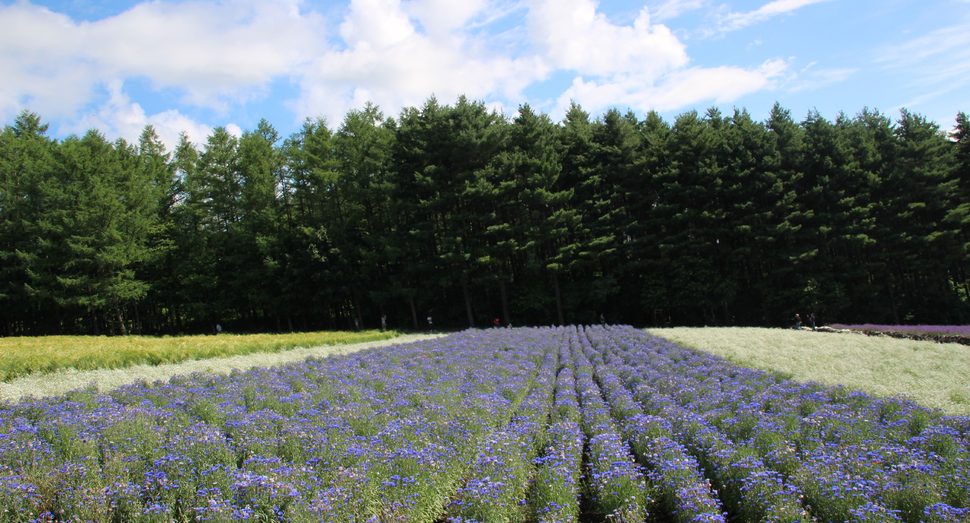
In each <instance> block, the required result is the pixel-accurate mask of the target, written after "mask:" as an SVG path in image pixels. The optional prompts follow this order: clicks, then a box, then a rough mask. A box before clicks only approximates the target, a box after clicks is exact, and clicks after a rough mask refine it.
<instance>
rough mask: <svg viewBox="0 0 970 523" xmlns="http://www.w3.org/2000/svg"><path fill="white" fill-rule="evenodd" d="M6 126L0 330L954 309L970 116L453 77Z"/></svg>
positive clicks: (963, 291)
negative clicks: (794, 109) (351, 96)
mask: <svg viewBox="0 0 970 523" xmlns="http://www.w3.org/2000/svg"><path fill="white" fill-rule="evenodd" d="M47 131H48V125H47V124H45V123H43V122H42V120H41V118H40V117H39V116H38V115H37V114H35V113H32V112H29V111H24V112H23V113H21V114H20V115H19V116H18V117H17V118H16V121H15V122H14V123H13V124H12V125H7V126H5V127H4V129H3V132H2V133H0V320H2V322H3V325H2V326H0V327H2V330H3V334H6V335H39V334H62V333H63V334H68V333H92V334H130V333H143V334H174V333H198V332H213V331H214V329H215V326H216V325H217V324H218V325H221V326H223V328H225V329H226V330H229V331H291V330H311V329H346V328H353V327H354V326H360V327H361V328H373V327H376V326H378V325H379V324H380V318H381V317H383V316H386V318H387V325H388V327H390V328H398V329H424V328H427V327H428V325H427V321H428V319H429V318H433V321H434V325H435V326H436V327H438V328H463V327H468V326H476V327H486V326H491V325H492V324H493V322H494V321H495V320H496V319H497V320H498V321H499V322H500V323H501V324H502V325H508V324H512V323H514V324H516V325H520V324H570V323H593V322H598V321H600V319H601V318H602V319H605V320H606V321H608V322H611V323H629V324H633V325H767V326H780V325H786V324H789V323H790V322H791V318H792V317H793V316H794V314H795V313H796V312H802V313H809V312H814V313H815V314H816V315H817V316H818V317H819V318H820V320H821V321H823V322H835V321H841V322H851V323H856V322H871V323H931V324H932V323H937V324H940V323H966V322H967V321H968V320H970V305H968V304H970V281H968V269H970V263H968V262H970V259H968V246H970V243H968V242H970V237H968V232H970V230H968V224H970V120H968V119H967V116H966V114H965V113H962V112H961V113H959V114H958V116H957V127H956V128H955V130H954V131H953V132H951V133H947V132H946V131H944V130H941V129H940V127H939V125H937V124H936V123H934V122H931V121H928V120H927V119H926V118H924V117H922V116H920V115H918V114H914V113H911V112H909V111H906V110H903V111H901V112H900V114H899V116H898V118H896V119H892V118H890V117H887V116H886V115H884V114H881V113H879V112H878V111H872V110H868V109H864V110H863V111H861V112H860V113H858V114H857V115H855V116H853V117H849V116H846V115H845V114H840V115H838V117H837V118H836V119H835V120H834V121H829V120H826V119H825V118H823V117H822V116H821V115H819V114H818V113H817V112H814V111H813V112H810V113H809V114H808V115H807V116H806V117H805V119H804V120H802V121H800V122H797V121H795V120H794V119H793V117H792V116H791V113H790V112H789V111H788V110H786V109H784V108H782V107H781V106H779V105H778V104H776V105H775V106H774V107H773V108H772V110H771V112H770V115H769V118H768V119H767V120H766V121H763V122H760V121H755V120H754V119H752V117H751V116H750V115H749V114H748V113H747V111H745V110H742V109H737V110H735V111H734V113H733V114H732V115H730V116H725V115H724V114H722V113H721V112H719V111H718V110H716V109H710V110H708V111H707V112H706V113H704V114H700V113H698V112H695V111H690V112H686V113H683V114H681V115H679V116H678V117H676V119H675V121H673V122H667V121H665V120H664V119H662V118H661V117H660V116H659V115H658V114H657V113H654V112H651V113H648V114H646V115H645V117H644V118H642V119H641V118H639V117H638V116H637V115H636V114H634V113H633V112H627V113H622V112H620V111H617V110H609V111H607V112H606V113H605V114H603V115H601V116H599V117H596V118H592V117H591V116H590V115H589V114H588V113H587V112H585V111H583V109H582V108H581V107H580V106H579V105H577V104H573V105H572V106H571V107H570V108H569V110H568V112H567V114H566V116H565V119H564V120H563V121H561V122H554V121H552V120H551V119H550V117H549V116H548V115H546V114H542V113H539V112H536V111H534V110H533V109H532V108H531V107H529V106H528V105H523V106H521V107H520V108H519V110H518V112H517V114H516V115H514V117H511V118H509V117H506V116H504V115H502V114H500V113H498V112H495V111H490V110H488V109H487V108H486V106H485V104H484V103H483V102H477V101H472V100H468V99H467V98H465V97H460V98H459V99H458V100H457V102H456V103H455V104H454V105H447V104H441V103H439V102H438V101H437V100H436V99H435V98H433V97H432V98H429V99H428V100H427V101H426V102H425V103H424V104H423V105H422V106H421V107H409V108H406V109H404V110H403V111H401V113H400V114H399V115H398V116H397V117H387V116H385V115H384V114H383V113H382V112H381V111H380V110H379V108H377V107H375V106H373V105H370V104H368V105H366V106H364V107H363V108H361V109H357V110H352V111H350V112H348V113H347V114H346V116H345V117H344V120H343V121H342V122H341V123H340V125H339V127H337V128H336V129H332V128H331V127H330V126H329V125H328V122H326V121H325V120H323V119H308V120H307V121H305V122H304V124H303V126H302V128H301V129H300V130H299V131H298V132H296V133H294V134H292V135H291V136H289V137H286V138H283V137H281V136H280V135H279V134H278V133H277V132H276V130H275V129H274V128H273V126H272V125H270V124H269V123H268V122H266V121H265V120H263V121H261V122H260V123H259V124H258V125H257V127H256V129H253V130H249V131H245V132H243V133H242V135H241V136H234V135H233V134H231V133H229V132H228V131H227V129H226V128H223V127H219V128H216V129H214V130H213V131H212V133H211V134H210V135H209V136H208V138H207V140H206V142H205V143H204V144H201V145H197V144H193V143H191V142H190V141H189V139H188V137H187V136H186V135H184V134H183V135H182V137H181V140H180V142H179V144H178V146H177V147H176V148H175V150H173V151H167V150H166V149H165V147H164V146H163V144H162V142H161V140H160V138H159V137H158V135H157V133H156V132H155V130H154V129H153V128H152V127H150V126H149V127H146V128H145V129H144V131H143V132H142V134H141V137H140V139H139V141H138V143H137V144H133V143H128V142H126V141H125V140H122V139H119V140H115V141H108V140H107V139H106V138H105V137H104V136H103V135H102V134H101V133H100V132H98V131H97V130H90V131H88V132H87V133H86V134H84V136H81V137H78V136H70V137H68V138H65V139H63V140H56V139H52V138H50V137H48V136H47Z"/></svg>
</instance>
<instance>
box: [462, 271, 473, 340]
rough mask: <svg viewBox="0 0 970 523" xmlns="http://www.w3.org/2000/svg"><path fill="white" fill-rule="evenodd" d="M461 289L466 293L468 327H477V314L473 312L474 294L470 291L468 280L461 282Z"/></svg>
mask: <svg viewBox="0 0 970 523" xmlns="http://www.w3.org/2000/svg"><path fill="white" fill-rule="evenodd" d="M461 291H462V293H464V295H465V313H466V314H467V315H468V327H469V328H472V329H473V328H475V315H474V314H472V296H471V294H470V293H469V292H468V282H467V281H462V282H461Z"/></svg>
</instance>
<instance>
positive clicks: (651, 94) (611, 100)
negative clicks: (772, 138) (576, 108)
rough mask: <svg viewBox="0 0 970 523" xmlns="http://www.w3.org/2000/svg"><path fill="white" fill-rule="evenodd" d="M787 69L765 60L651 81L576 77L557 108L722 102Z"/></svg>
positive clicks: (667, 107)
mask: <svg viewBox="0 0 970 523" xmlns="http://www.w3.org/2000/svg"><path fill="white" fill-rule="evenodd" d="M787 69H788V64H787V63H785V62H784V61H782V60H769V61H767V62H765V63H763V64H761V66H760V67H758V68H756V69H742V68H739V67H729V66H722V67H713V68H702V67H693V68H689V69H684V70H680V71H677V72H674V73H671V74H670V75H668V76H666V77H665V78H664V79H663V81H661V82H659V83H656V84H651V83H649V82H646V81H644V79H643V78H642V77H640V76H638V75H630V76H625V77H622V78H618V79H615V80H613V81H607V82H597V81H595V80H594V81H585V80H583V79H582V78H577V79H576V80H575V81H574V82H573V85H572V87H570V88H569V89H568V90H567V91H566V92H565V93H563V95H562V96H561V97H560V98H559V106H560V112H563V111H564V110H565V107H567V106H568V104H569V102H570V100H575V101H576V102H578V103H579V104H580V105H582V106H583V108H584V109H585V110H586V111H590V112H594V113H595V112H601V111H603V110H605V109H607V108H609V107H620V108H631V109H634V110H639V111H643V112H646V111H650V110H656V111H671V110H677V109H680V108H683V107H689V106H692V105H695V104H699V103H708V102H714V103H726V102H732V101H734V100H737V99H738V98H740V97H742V96H744V95H747V94H751V93H753V92H756V91H759V90H762V89H767V88H772V87H773V83H774V82H775V81H776V80H778V79H780V78H781V77H782V76H783V75H784V74H785V72H786V71H787Z"/></svg>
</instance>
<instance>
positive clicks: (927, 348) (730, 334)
mask: <svg viewBox="0 0 970 523" xmlns="http://www.w3.org/2000/svg"><path fill="white" fill-rule="evenodd" d="M648 331H649V332H650V333H651V334H654V335H656V336H660V337H663V338H667V339H669V340H671V341H675V342H677V343H680V344H682V345H687V346H689V347H693V348H695V349H699V350H703V351H706V352H711V353H713V354H717V355H719V356H721V357H724V358H726V359H728V360H730V361H732V362H735V363H737V364H739V365H742V366H745V367H751V368H756V369H762V370H774V371H779V372H783V373H786V374H789V375H791V376H792V378H793V379H795V380H798V381H817V382H819V383H825V384H828V385H839V384H841V385H845V386H846V387H848V388H851V389H858V390H862V391H865V392H868V393H870V394H874V395H877V396H884V397H885V396H897V395H902V396H906V397H909V398H911V399H914V400H916V401H917V402H919V403H920V404H922V405H924V406H926V407H932V408H939V409H941V410H943V411H945V412H947V413H949V414H962V415H966V414H970V378H968V376H970V347H967V346H965V345H960V344H956V343H936V342H932V341H915V340H907V339H896V338H882V337H869V336H865V335H863V334H857V333H828V332H813V331H810V330H799V331H796V330H792V329H764V328H754V327H717V328H713V327H707V328H671V329H649V330H648Z"/></svg>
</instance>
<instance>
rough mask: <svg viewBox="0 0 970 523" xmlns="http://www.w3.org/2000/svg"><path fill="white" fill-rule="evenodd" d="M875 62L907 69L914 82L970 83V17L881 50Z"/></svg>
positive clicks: (908, 77) (894, 67)
mask: <svg viewBox="0 0 970 523" xmlns="http://www.w3.org/2000/svg"><path fill="white" fill-rule="evenodd" d="M879 53H880V56H879V58H877V60H876V62H877V63H879V64H882V65H883V66H885V67H888V68H891V69H897V70H900V71H906V78H907V79H908V80H909V81H912V82H920V83H921V82H932V83H951V84H953V85H954V86H961V85H967V83H970V79H968V78H970V20H964V21H963V22H961V23H959V24H956V25H952V26H950V27H944V28H941V29H937V30H935V31H931V32H929V33H927V34H925V35H923V36H919V37H917V38H913V39H912V40H909V41H907V42H904V43H902V44H899V45H894V46H889V47H885V48H883V49H881V50H880V51H879Z"/></svg>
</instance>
